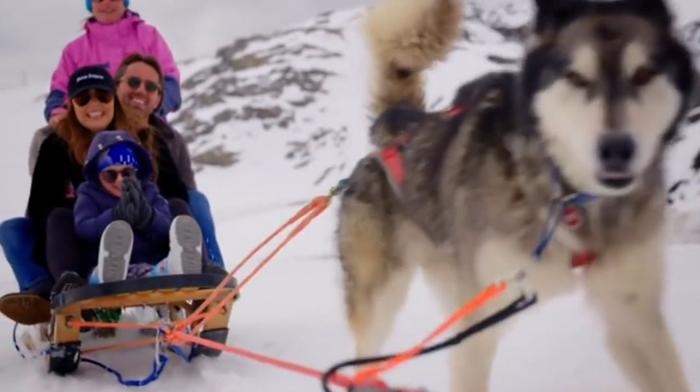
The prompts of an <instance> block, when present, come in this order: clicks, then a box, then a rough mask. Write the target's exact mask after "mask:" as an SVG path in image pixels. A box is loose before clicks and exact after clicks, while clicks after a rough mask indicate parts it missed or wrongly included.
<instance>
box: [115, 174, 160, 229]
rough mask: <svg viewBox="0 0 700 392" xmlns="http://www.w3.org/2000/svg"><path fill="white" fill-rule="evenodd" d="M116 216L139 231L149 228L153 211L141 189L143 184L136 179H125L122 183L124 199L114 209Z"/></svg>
mask: <svg viewBox="0 0 700 392" xmlns="http://www.w3.org/2000/svg"><path fill="white" fill-rule="evenodd" d="M114 216H115V218H117V219H122V220H125V221H127V222H128V223H129V224H130V225H131V227H133V228H134V229H137V230H144V229H146V228H148V225H149V224H150V223H151V217H152V216H153V209H152V208H151V205H150V204H148V200H147V199H146V196H145V195H144V194H143V189H141V183H140V182H139V180H138V179H136V178H134V177H129V178H125V179H124V182H123V183H122V197H121V199H120V200H119V202H118V203H117V205H116V206H115V207H114Z"/></svg>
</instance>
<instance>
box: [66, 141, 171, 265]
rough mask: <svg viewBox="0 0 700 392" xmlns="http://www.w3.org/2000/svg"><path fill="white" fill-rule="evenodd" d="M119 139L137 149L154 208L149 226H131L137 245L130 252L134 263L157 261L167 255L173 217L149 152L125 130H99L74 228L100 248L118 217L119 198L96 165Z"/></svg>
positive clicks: (145, 188)
mask: <svg viewBox="0 0 700 392" xmlns="http://www.w3.org/2000/svg"><path fill="white" fill-rule="evenodd" d="M117 142H127V143H130V144H131V145H132V147H133V148H134V151H136V153H137V155H138V160H139V165H140V168H139V171H138V174H137V175H138V178H139V180H140V181H141V187H142V188H143V192H144V194H145V196H146V199H147V200H148V201H149V203H150V205H151V207H152V208H153V216H152V218H151V223H150V225H149V226H148V227H147V228H146V229H144V230H142V231H140V230H137V229H136V228H133V227H132V229H133V230H134V246H133V249H132V252H131V263H132V264H136V263H148V264H156V263H158V262H160V261H161V260H163V259H164V258H165V257H166V256H167V255H168V251H169V243H168V238H169V231H170V223H171V222H172V220H173V217H172V215H171V213H170V207H169V205H168V202H167V201H166V200H165V199H164V198H163V196H161V194H160V192H159V191H158V188H157V187H156V185H155V184H154V183H153V181H151V180H150V177H151V176H152V174H153V168H152V166H151V159H150V157H149V155H148V153H147V152H146V150H144V149H143V147H141V145H139V144H138V143H137V142H136V141H135V140H134V139H133V138H132V137H131V135H129V134H128V133H127V132H125V131H102V132H99V133H97V135H95V138H94V139H93V141H92V143H91V144H90V149H89V150H88V156H87V163H86V164H85V169H84V173H85V182H84V183H82V184H81V185H80V186H79V187H78V191H77V198H76V202H75V207H74V210H73V215H74V223H75V231H76V233H77V234H78V237H80V238H81V239H83V240H86V241H90V242H94V244H95V248H97V244H99V241H100V237H101V236H102V232H103V231H104V230H105V228H106V227H107V225H109V224H110V223H112V222H113V221H114V220H115V219H116V218H115V217H114V207H115V206H116V205H117V203H118V202H119V199H118V198H117V197H115V196H112V195H111V194H110V193H108V192H107V191H106V190H105V189H104V188H103V187H102V185H101V184H100V180H99V177H98V176H99V173H98V172H97V168H96V166H97V158H98V157H99V155H100V153H101V152H102V151H104V150H105V149H106V148H107V147H109V146H111V145H112V144H114V143H117ZM95 256H97V255H95Z"/></svg>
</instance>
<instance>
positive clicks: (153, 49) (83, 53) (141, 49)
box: [44, 10, 182, 120]
mask: <svg viewBox="0 0 700 392" xmlns="http://www.w3.org/2000/svg"><path fill="white" fill-rule="evenodd" d="M133 53H140V54H142V55H146V56H152V57H154V58H155V59H156V60H158V62H159V63H160V66H161V68H162V69H163V74H164V77H165V86H163V104H162V106H161V111H160V114H162V115H165V114H167V113H171V112H175V111H177V110H178V109H179V108H180V104H181V102H182V99H181V96H180V70H179V69H178V68H177V64H175V60H174V59H173V55H172V53H171V51H170V48H169V47H168V44H167V43H166V42H165V40H164V39H163V37H162V36H161V35H160V33H159V32H158V30H157V29H156V28H155V27H153V26H151V25H149V24H147V23H146V22H144V20H143V19H141V18H140V17H139V15H138V14H137V13H135V12H132V11H129V10H127V11H126V14H125V15H124V18H123V19H122V20H120V21H119V22H117V23H114V24H109V25H105V24H101V23H99V22H97V20H95V18H90V19H88V21H87V22H85V33H84V34H83V35H81V36H80V37H78V38H76V39H75V40H73V41H72V42H70V43H69V44H68V45H66V47H65V48H64V49H63V53H62V55H61V60H60V61H59V63H58V67H57V68H56V70H55V71H54V73H53V76H52V77H51V89H50V92H49V96H48V97H47V98H46V108H45V109H44V116H45V117H46V120H48V119H49V118H50V117H51V116H52V115H54V114H57V113H59V112H61V111H65V110H66V103H67V102H66V100H67V91H68V80H69V79H70V76H71V75H72V74H73V72H75V71H76V70H77V69H78V68H80V67H84V66H87V65H102V66H105V67H106V68H108V69H109V72H110V74H112V76H114V74H115V73H116V72H117V68H118V67H119V65H120V64H121V62H122V60H124V59H125V58H126V57H127V56H128V55H130V54H133Z"/></svg>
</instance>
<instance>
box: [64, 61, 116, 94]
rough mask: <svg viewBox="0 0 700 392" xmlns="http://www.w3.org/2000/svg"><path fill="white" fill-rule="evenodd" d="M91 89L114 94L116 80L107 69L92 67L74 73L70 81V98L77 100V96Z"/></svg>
mask: <svg viewBox="0 0 700 392" xmlns="http://www.w3.org/2000/svg"><path fill="white" fill-rule="evenodd" d="M90 89H97V90H104V91H109V92H112V93H113V92H114V90H115V87H114V79H112V76H111V75H110V74H109V72H108V71H107V69H105V68H103V67H100V66H95V65H91V66H88V67H83V68H80V69H78V70H77V71H75V72H73V75H71V76H70V80H69V81H68V96H69V97H70V98H75V96H76V95H78V94H80V93H82V92H83V91H87V90H90Z"/></svg>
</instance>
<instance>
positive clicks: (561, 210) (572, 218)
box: [533, 166, 597, 269]
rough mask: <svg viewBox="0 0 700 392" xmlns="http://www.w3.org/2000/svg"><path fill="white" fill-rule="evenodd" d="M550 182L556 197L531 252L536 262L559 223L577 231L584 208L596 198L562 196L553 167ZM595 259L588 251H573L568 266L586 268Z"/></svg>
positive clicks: (584, 194)
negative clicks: (552, 184) (554, 189)
mask: <svg viewBox="0 0 700 392" xmlns="http://www.w3.org/2000/svg"><path fill="white" fill-rule="evenodd" d="M552 182H553V183H554V186H555V188H556V193H557V195H558V196H556V197H555V198H554V200H552V203H551V205H550V206H549V211H548V212H547V221H546V224H545V229H544V231H543V233H542V235H541V236H540V241H539V242H538V244H537V246H536V247H535V250H534V251H533V256H534V257H535V260H537V261H540V260H541V259H542V256H543V254H544V251H545V249H547V247H548V246H549V244H550V243H551V242H552V239H553V238H554V234H555V232H556V229H557V227H558V226H559V224H560V222H563V223H564V224H565V225H566V227H568V228H569V229H570V230H571V231H576V230H578V229H579V228H581V227H582V226H583V224H584V223H585V206H586V205H587V204H589V203H590V202H592V201H593V200H595V199H596V197H595V196H593V195H591V194H588V193H581V192H574V193H571V194H569V195H566V196H562V193H563V186H562V183H561V177H560V175H559V171H558V170H557V168H556V167H554V166H553V168H552ZM596 258H597V255H596V253H595V252H593V251H591V250H589V249H584V250H577V251H574V253H573V254H572V256H571V261H570V265H571V268H572V269H576V268H581V267H588V266H590V265H591V264H593V262H594V261H595V259H596Z"/></svg>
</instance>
